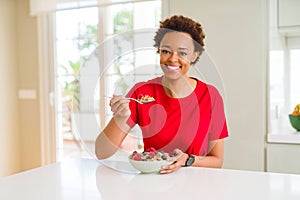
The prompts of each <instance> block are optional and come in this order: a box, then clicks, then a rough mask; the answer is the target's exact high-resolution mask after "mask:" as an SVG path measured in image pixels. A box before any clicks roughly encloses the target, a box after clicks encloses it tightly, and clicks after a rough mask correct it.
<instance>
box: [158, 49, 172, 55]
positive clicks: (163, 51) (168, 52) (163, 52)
mask: <svg viewBox="0 0 300 200" xmlns="http://www.w3.org/2000/svg"><path fill="white" fill-rule="evenodd" d="M160 52H161V53H162V54H171V51H169V50H166V49H162V50H161V51H160Z"/></svg>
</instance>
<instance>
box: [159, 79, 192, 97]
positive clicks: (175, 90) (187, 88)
mask: <svg viewBox="0 0 300 200" xmlns="http://www.w3.org/2000/svg"><path fill="white" fill-rule="evenodd" d="M162 85H163V87H164V89H165V91H166V93H167V94H168V95H169V96H171V97H174V98H183V97H187V96H188V95H190V94H191V93H192V92H193V91H194V90H195V88H196V85H197V81H196V80H195V79H192V78H189V77H182V78H180V79H176V80H169V79H166V78H165V77H163V78H162Z"/></svg>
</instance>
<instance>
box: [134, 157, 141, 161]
mask: <svg viewBox="0 0 300 200" xmlns="http://www.w3.org/2000/svg"><path fill="white" fill-rule="evenodd" d="M133 160H136V161H140V160H141V157H140V156H135V157H134V158H133Z"/></svg>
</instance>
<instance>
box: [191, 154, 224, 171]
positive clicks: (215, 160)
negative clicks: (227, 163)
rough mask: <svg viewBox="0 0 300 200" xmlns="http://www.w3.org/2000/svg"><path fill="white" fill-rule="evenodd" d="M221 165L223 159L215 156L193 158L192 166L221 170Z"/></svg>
mask: <svg viewBox="0 0 300 200" xmlns="http://www.w3.org/2000/svg"><path fill="white" fill-rule="evenodd" d="M222 165H223V158H221V157H216V156H195V162H194V163H193V165H192V166H195V167H210V168H221V167H222Z"/></svg>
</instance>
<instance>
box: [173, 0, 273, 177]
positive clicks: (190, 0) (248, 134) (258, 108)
mask: <svg viewBox="0 0 300 200" xmlns="http://www.w3.org/2000/svg"><path fill="white" fill-rule="evenodd" d="M168 10H169V13H170V14H183V15H185V16H189V17H192V18H194V19H195V20H197V21H199V22H200V23H202V25H203V26H204V30H205V32H206V36H207V37H206V52H207V53H208V54H209V55H210V57H211V59H212V60H213V61H214V62H215V64H216V66H217V67H218V70H219V72H220V74H221V76H222V78H223V84H224V87H225V95H226V97H225V107H226V113H227V118H228V125H229V131H230V137H229V138H228V139H226V140H225V141H226V142H225V145H226V147H225V162H224V168H232V169H247V170H261V171H262V170H264V168H265V165H264V154H265V153H264V152H265V148H264V146H265V135H266V86H267V79H266V77H267V75H266V73H267V48H268V46H267V45H268V42H267V36H268V35H267V33H268V32H267V31H268V25H267V16H268V13H267V0H251V1H250V0H243V1H241V0H226V1H220V0H209V1H208V0H185V1H178V0H170V4H169V7H168Z"/></svg>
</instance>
